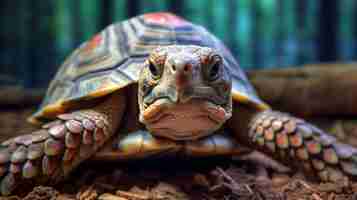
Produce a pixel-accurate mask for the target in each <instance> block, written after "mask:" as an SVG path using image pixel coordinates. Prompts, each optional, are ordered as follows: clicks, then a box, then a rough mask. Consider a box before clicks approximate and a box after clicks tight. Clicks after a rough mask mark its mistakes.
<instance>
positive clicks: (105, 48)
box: [29, 13, 269, 123]
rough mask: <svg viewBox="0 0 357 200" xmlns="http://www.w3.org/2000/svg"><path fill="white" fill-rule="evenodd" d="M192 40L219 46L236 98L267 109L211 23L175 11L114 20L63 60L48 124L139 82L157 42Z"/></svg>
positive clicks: (45, 111)
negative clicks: (197, 21) (207, 26)
mask: <svg viewBox="0 0 357 200" xmlns="http://www.w3.org/2000/svg"><path fill="white" fill-rule="evenodd" d="M173 44H180V45H184V44H190V45H200V46H208V47H211V48H215V49H217V50H218V52H220V53H221V55H222V56H223V58H224V65H225V67H226V68H227V69H228V70H227V71H228V72H229V73H230V74H231V77H232V96H233V100H235V101H238V102H240V103H245V104H249V105H253V106H254V108H256V109H260V110H264V109H268V108H269V107H268V106H267V105H266V104H265V103H263V102H262V101H261V100H260V99H259V97H258V96H257V95H256V92H255V91H254V89H253V87H252V86H251V84H250V83H249V81H248V80H247V78H246V75H245V74H244V72H243V71H242V69H241V68H240V67H239V65H238V63H237V61H236V60H235V59H234V58H233V56H232V55H231V53H230V52H229V51H228V50H227V48H226V47H225V46H224V45H223V43H222V42H221V41H220V40H219V39H218V38H217V37H215V36H214V35H212V34H211V33H209V32H208V31H207V30H206V29H205V28H203V27H201V26H198V25H195V24H192V23H190V22H188V21H186V20H184V19H182V18H180V17H177V16H175V15H173V14H170V13H151V14H145V15H141V16H138V17H134V18H131V19H129V20H126V21H123V22H120V23H116V24H112V25H110V26H108V27H107V28H106V29H104V30H103V31H102V32H100V33H99V34H97V35H95V36H94V37H93V38H92V39H90V40H89V41H87V42H84V43H83V44H82V45H81V46H80V47H79V48H78V49H76V50H75V51H74V52H73V53H72V54H71V55H70V56H69V58H68V59H67V60H66V61H65V62H64V63H63V64H62V66H61V67H60V69H59V71H58V72H57V74H56V76H55V78H54V79H53V80H52V82H51V83H50V86H49V88H48V90H47V94H46V97H45V99H44V101H43V102H42V105H41V107H40V108H39V110H38V111H37V112H36V113H35V114H34V115H32V116H31V117H30V118H29V121H30V122H32V123H42V122H44V121H46V120H49V119H53V118H54V117H55V116H57V115H58V114H62V113H65V112H67V111H68V110H70V109H72V108H73V107H76V108H78V107H79V106H80V105H82V103H83V102H84V101H90V100H93V99H95V98H98V97H102V96H105V95H107V94H110V93H112V92H114V91H117V90H120V89H121V88H124V87H126V86H128V85H130V84H136V83H137V81H138V78H139V72H140V70H141V68H142V66H143V65H142V63H143V62H144V60H145V59H146V58H147V56H148V55H149V53H150V52H151V51H152V50H153V49H154V48H156V47H158V46H159V45H160V46H165V45H173Z"/></svg>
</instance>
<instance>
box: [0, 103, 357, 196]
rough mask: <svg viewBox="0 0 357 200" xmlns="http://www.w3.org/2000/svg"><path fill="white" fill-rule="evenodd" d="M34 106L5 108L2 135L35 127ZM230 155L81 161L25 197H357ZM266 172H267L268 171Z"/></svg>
mask: <svg viewBox="0 0 357 200" xmlns="http://www.w3.org/2000/svg"><path fill="white" fill-rule="evenodd" d="M33 110H34V107H25V108H16V109H10V108H2V109H1V110H0V127H1V138H0V139H1V140H4V139H5V138H8V137H11V136H14V135H17V134H21V133H30V132H31V130H34V128H33V127H31V126H30V125H28V124H27V123H26V122H25V118H26V117H27V116H28V115H29V114H30V113H31V112H32V111H33ZM261 170H262V168H261V167H259V166H256V165H255V164H253V163H249V162H242V161H236V160H232V159H230V158H200V159H189V158H161V159H148V160H140V161H129V162H118V163H115V164H112V163H108V164H107V163H105V162H103V163H89V162H86V163H84V164H82V165H81V166H80V167H79V168H78V169H77V170H76V171H75V172H74V173H73V174H72V175H71V177H69V178H68V179H67V180H66V181H64V182H62V183H59V184H57V185H54V186H50V185H46V186H37V187H32V186H30V185H26V186H24V187H21V190H18V191H17V195H18V196H11V197H0V199H1V200H2V199H12V200H15V199H26V200H30V199H31V200H54V199H58V200H71V199H80V200H94V199H101V200H154V199H156V200H171V199H179V200H180V199H182V200H185V199H203V200H221V199H223V200H235V199H239V200H270V199H282V200H283V199H284V200H285V199H287V200H304V199H308V200H347V199H351V200H357V194H355V193H357V183H354V182H346V183H339V184H329V183H319V182H317V181H312V180H310V179H307V178H306V177H304V175H302V173H300V172H296V173H294V174H282V173H277V172H273V171H271V170H268V171H264V170H263V173H261V172H262V171H261ZM266 172H267V173H266Z"/></svg>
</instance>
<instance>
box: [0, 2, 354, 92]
mask: <svg viewBox="0 0 357 200" xmlns="http://www.w3.org/2000/svg"><path fill="white" fill-rule="evenodd" d="M356 6H357V1H355V0H340V1H337V0H335V1H334V0H181V1H180V0H150V1H149V0H45V1H41V0H32V1H30V0H1V1H0V9H1V11H0V15H1V17H0V22H1V27H2V28H1V30H0V45H1V51H0V73H1V75H0V81H1V82H12V81H14V80H15V82H16V83H18V84H21V85H23V86H25V87H46V85H47V83H48V81H49V80H50V79H51V78H52V76H53V75H54V73H55V72H56V69H57V68H58V66H59V65H60V64H61V63H62V62H63V60H64V58H65V57H66V56H67V55H68V54H69V53H70V52H71V51H73V50H74V49H75V48H76V47H77V46H78V45H79V44H81V43H82V42H84V41H85V40H87V39H89V38H90V37H91V36H92V35H93V34H95V33H96V32H98V31H100V30H101V29H103V28H105V27H106V26H107V25H109V24H111V23H113V22H116V21H120V20H124V19H127V18H129V17H132V16H136V15H138V14H142V13H146V12H155V11H170V12H174V13H176V14H178V15H181V16H183V17H184V18H186V19H188V20H190V21H192V22H194V23H197V24H201V25H203V26H205V27H206V28H208V29H209V30H210V31H211V32H213V33H214V34H216V35H217V36H218V37H219V38H221V39H222V40H223V41H224V42H225V44H226V45H227V46H228V47H229V48H230V49H231V50H232V52H233V54H234V55H235V56H236V58H237V59H238V60H239V62H240V64H241V66H242V67H243V68H245V69H255V68H263V67H264V68H272V67H287V66H292V65H295V66H296V65H301V64H306V63H318V62H334V61H344V62H345V61H346V62H347V61H351V60H353V59H356V57H357V49H356V48H357V43H356V38H357V22H356V21H355V20H354V19H356V17H357V10H356V8H357V7H356Z"/></svg>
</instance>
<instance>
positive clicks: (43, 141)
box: [0, 95, 125, 195]
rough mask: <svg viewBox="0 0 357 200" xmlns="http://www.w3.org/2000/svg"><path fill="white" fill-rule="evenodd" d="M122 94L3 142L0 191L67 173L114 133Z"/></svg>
mask: <svg viewBox="0 0 357 200" xmlns="http://www.w3.org/2000/svg"><path fill="white" fill-rule="evenodd" d="M124 97H125V96H124V95H112V96H111V97H110V98H109V99H108V100H106V101H104V102H103V103H102V104H100V105H98V106H97V107H95V108H93V109H86V110H79V111H75V112H72V113H69V114H61V115H58V117H57V119H56V120H55V121H53V122H51V123H48V124H45V125H44V126H43V127H42V129H40V130H38V131H36V132H33V133H31V134H28V135H22V136H18V137H15V138H11V139H10V140H7V141H5V142H3V143H2V144H1V151H0V176H1V177H2V178H1V179H0V181H1V183H0V191H1V194H2V195H9V194H11V193H12V192H13V190H14V189H16V187H17V186H18V185H19V184H20V183H23V182H25V181H26V180H32V181H37V180H51V182H52V183H56V182H58V181H60V180H62V179H63V178H64V177H66V176H67V175H68V173H69V172H71V171H72V170H73V169H74V168H75V167H76V166H77V165H78V164H80V163H81V162H82V161H84V160H86V159H88V158H89V157H91V156H92V155H93V154H94V153H95V152H97V150H98V149H99V148H100V147H101V146H102V145H103V144H104V142H105V141H107V140H108V139H109V138H110V136H111V135H113V133H115V132H114V131H115V130H116V128H117V126H118V125H119V122H120V120H121V117H122V114H123V110H124V109H123V108H125V99H124ZM114 102H115V104H114ZM118 103H119V104H118ZM115 105H117V106H115ZM119 105H120V106H119Z"/></svg>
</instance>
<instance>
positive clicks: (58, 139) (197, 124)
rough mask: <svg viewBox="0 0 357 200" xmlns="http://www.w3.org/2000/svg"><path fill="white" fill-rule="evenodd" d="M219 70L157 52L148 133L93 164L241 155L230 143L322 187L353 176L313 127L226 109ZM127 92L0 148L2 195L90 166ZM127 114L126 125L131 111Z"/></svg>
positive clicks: (146, 97) (345, 155)
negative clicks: (301, 171) (163, 156)
mask: <svg viewBox="0 0 357 200" xmlns="http://www.w3.org/2000/svg"><path fill="white" fill-rule="evenodd" d="M223 63H224V62H223V59H222V57H221V56H220V55H219V54H218V52H216V51H215V50H213V49H211V48H207V47H199V46H183V45H181V46H179V45H177V46H175V45H174V46H167V47H160V48H158V49H157V50H155V51H154V52H153V53H152V54H151V55H150V56H149V58H148V60H147V61H146V62H145V63H144V68H143V70H142V72H141V74H140V78H139V82H138V103H139V108H140V109H139V110H140V111H139V120H140V122H142V123H143V124H144V125H145V126H146V128H147V130H148V132H147V131H139V132H136V133H133V134H129V135H127V136H126V137H121V139H120V141H119V142H118V144H119V145H118V148H117V149H113V148H108V151H107V152H106V151H104V152H99V153H101V154H98V155H97V156H99V158H104V159H106V158H112V159H115V158H116V156H118V159H120V156H121V157H125V155H126V156H127V157H128V158H132V157H135V156H139V157H140V156H144V157H145V156H149V155H151V154H152V153H155V154H156V153H165V152H167V151H171V150H173V151H175V152H180V153H186V154H187V155H192V156H209V155H222V154H230V155H231V154H236V153H240V152H241V151H240V150H239V149H238V148H240V146H239V145H237V143H236V141H233V140H232V138H233V137H232V136H234V137H237V141H238V143H248V144H249V143H250V144H251V147H252V148H253V149H260V150H263V151H265V152H267V153H269V154H270V155H272V156H273V157H277V158H278V159H279V160H282V161H285V163H286V164H288V165H289V166H292V165H293V163H295V164H297V165H298V166H304V167H305V169H307V170H308V171H314V172H316V173H317V174H318V176H319V177H320V178H321V180H323V181H333V182H337V181H339V180H341V179H342V178H345V177H347V176H356V175H357V149H355V148H353V147H351V146H348V145H345V144H340V143H338V142H337V141H336V140H335V138H334V137H332V136H328V135H327V134H325V133H324V132H323V131H321V130H320V129H318V128H316V127H315V126H313V125H311V124H309V123H307V122H305V121H303V120H301V119H298V118H295V117H292V116H289V115H288V114H283V113H280V112H274V111H271V110H266V111H261V110H258V108H257V107H255V108H254V109H252V108H250V109H249V108H248V109H245V107H246V108H247V107H249V105H250V104H249V103H247V102H245V103H246V104H245V103H244V98H243V99H242V102H235V105H234V106H233V109H232V94H231V89H232V82H231V79H230V77H229V76H230V75H229V73H228V72H227V71H226V69H225V68H224V67H223ZM129 88H130V87H127V88H126V89H129ZM126 89H125V88H122V89H120V90H119V91H115V92H114V93H113V94H111V95H110V96H109V97H107V99H105V100H104V101H103V102H102V103H99V104H98V105H97V106H94V107H93V108H92V109H80V110H77V111H74V112H72V113H69V114H62V115H58V117H57V119H56V120H55V121H53V122H51V123H49V124H46V125H44V126H43V128H42V129H41V130H39V131H36V132H34V133H32V134H29V135H24V136H19V137H16V138H13V139H10V140H8V141H6V142H4V143H2V149H1V150H0V177H1V179H0V191H1V193H2V194H3V195H8V194H10V193H11V192H12V191H13V190H14V189H15V188H16V186H17V185H18V184H20V183H23V182H25V181H26V180H40V179H42V178H45V179H50V180H53V181H52V182H57V181H59V180H61V179H63V178H64V177H65V176H67V175H68V173H69V172H70V171H72V170H73V169H74V168H75V167H76V166H77V165H78V164H80V163H81V162H82V161H84V160H86V159H88V158H90V157H94V158H95V157H96V156H94V155H95V153H96V152H97V151H98V150H99V148H100V147H101V146H102V145H103V144H104V142H105V141H108V140H109V139H110V136H112V135H113V134H115V133H116V132H117V131H118V127H119V125H120V122H121V119H122V116H123V113H124V110H125V108H126V98H127V97H128V95H127V91H126ZM128 102H129V100H128ZM78 106H79V105H78ZM129 107H130V106H129ZM128 109H129V111H132V112H131V113H128V115H129V117H130V115H131V114H133V113H134V112H133V110H135V109H132V110H130V108H128ZM232 111H233V112H232ZM135 113H136V112H135ZM128 115H126V117H128ZM231 116H232V117H231ZM230 117H231V119H229V120H228V118H230ZM226 120H228V121H226ZM133 124H136V123H133ZM223 124H225V125H224V126H223V127H222V125H223ZM248 124H249V125H248ZM182 128H184V129H182ZM224 128H227V129H224ZM221 130H222V132H220V131H221ZM229 130H232V131H233V132H229ZM158 131H160V134H158V133H159V132H158ZM225 133H227V134H225ZM229 133H234V134H232V135H228V134H229ZM215 134H216V135H215ZM162 138H166V140H165V141H164V140H161V139H162ZM178 140H181V141H179V142H178ZM177 144H183V145H181V146H180V145H177ZM237 149H238V150H237ZM104 150H105V148H104ZM115 150H116V151H115Z"/></svg>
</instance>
